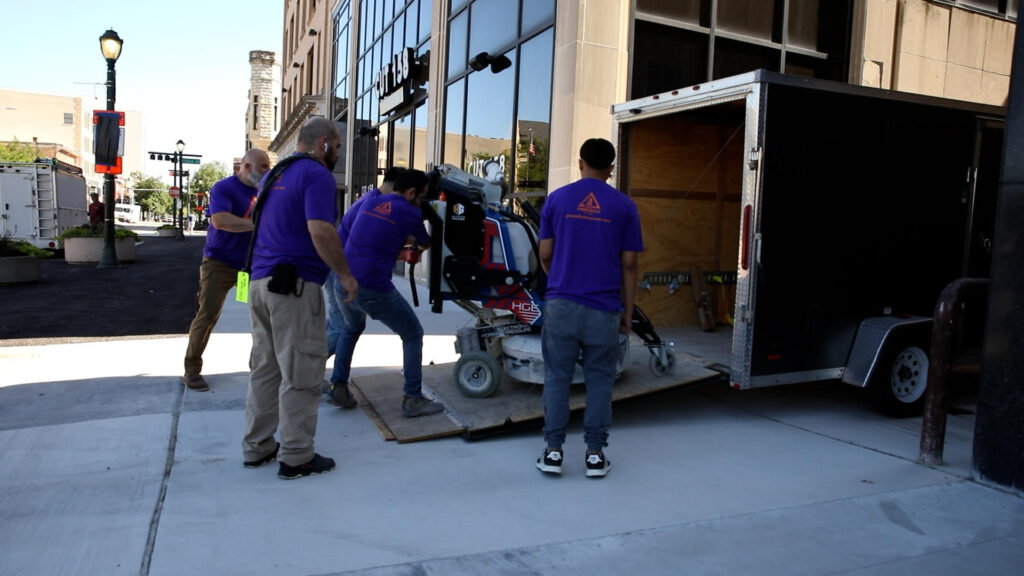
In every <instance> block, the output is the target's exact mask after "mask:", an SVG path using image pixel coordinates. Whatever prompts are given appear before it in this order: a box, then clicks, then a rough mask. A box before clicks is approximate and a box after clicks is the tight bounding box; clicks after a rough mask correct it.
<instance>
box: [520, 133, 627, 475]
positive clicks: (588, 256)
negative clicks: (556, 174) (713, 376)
mask: <svg viewBox="0 0 1024 576" xmlns="http://www.w3.org/2000/svg"><path fill="white" fill-rule="evenodd" d="M614 161H615V148H614V147H613V146H612V144H611V142H608V141H607V140H603V139H600V138H591V139H590V140H587V141H586V142H584V143H583V146H581V147H580V160H579V166H580V173H581V175H582V178H581V179H580V180H578V181H576V182H574V183H572V184H569V185H567V186H563V187H561V188H559V189H558V190H555V191H554V192H552V193H551V194H550V195H549V196H548V197H547V200H546V201H545V202H544V206H543V207H542V208H541V215H540V261H541V264H542V265H543V266H544V270H545V271H547V273H548V285H547V291H546V293H545V296H544V297H545V301H544V326H543V328H542V329H541V350H542V352H543V355H544V441H545V442H546V443H547V448H546V449H545V450H544V454H543V455H542V456H541V457H540V458H538V459H537V468H539V469H540V470H541V472H545V473H549V474H561V473H562V461H563V457H562V444H563V443H564V442H565V428H566V425H567V424H568V422H569V386H570V385H571V384H572V377H573V372H574V371H575V366H576V359H577V358H579V357H580V355H581V353H582V358H583V378H584V381H585V383H586V394H587V398H586V409H585V411H584V415H583V438H584V441H585V442H586V444H587V455H586V470H587V471H586V474H587V476H588V477H593V478H600V477H603V476H604V475H606V474H607V473H608V470H609V469H610V468H611V463H610V462H608V460H607V459H606V458H605V457H604V447H605V446H607V445H608V429H609V428H610V427H611V421H612V385H613V384H614V383H615V367H616V357H617V354H618V353H617V349H618V337H619V334H628V333H629V329H630V325H631V324H632V322H633V301H634V299H635V297H636V284H637V253H638V252H641V251H643V248H644V247H643V240H642V238H641V234H640V217H639V215H638V213H637V209H636V204H634V203H633V201H632V200H631V199H630V198H629V197H628V196H626V195H625V194H622V193H621V192H619V191H618V190H616V189H615V188H612V187H611V186H609V185H608V184H606V183H605V181H606V180H607V179H608V178H609V176H611V173H612V163H613V162H614Z"/></svg>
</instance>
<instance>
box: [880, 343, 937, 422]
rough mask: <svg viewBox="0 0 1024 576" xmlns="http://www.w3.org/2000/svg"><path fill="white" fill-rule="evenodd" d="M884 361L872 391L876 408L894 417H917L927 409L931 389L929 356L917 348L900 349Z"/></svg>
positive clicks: (885, 357)
mask: <svg viewBox="0 0 1024 576" xmlns="http://www.w3.org/2000/svg"><path fill="white" fill-rule="evenodd" d="M893 351H894V353H888V354H886V355H885V356H884V357H883V358H882V360H883V361H882V362H880V363H879V365H878V368H877V374H876V375H875V376H873V377H872V378H871V384H870V385H869V389H870V392H871V396H872V400H873V402H874V404H875V407H876V408H878V410H879V411H881V412H882V413H884V414H888V415H890V416H898V417H903V416H913V415H915V414H918V413H920V411H921V409H922V407H923V406H924V391H925V389H926V388H927V387H928V353H927V352H925V351H924V350H923V349H922V348H919V347H917V346H897V347H895V348H894V349H893Z"/></svg>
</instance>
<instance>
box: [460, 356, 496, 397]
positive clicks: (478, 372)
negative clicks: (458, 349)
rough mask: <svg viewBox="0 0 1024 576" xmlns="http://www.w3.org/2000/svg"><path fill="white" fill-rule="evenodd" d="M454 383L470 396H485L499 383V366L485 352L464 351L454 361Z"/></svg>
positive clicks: (493, 390)
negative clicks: (457, 359) (456, 360)
mask: <svg viewBox="0 0 1024 576" xmlns="http://www.w3.org/2000/svg"><path fill="white" fill-rule="evenodd" d="M455 384H456V385H457V386H458V387H459V391H461V392H462V393H463V394H464V395H466V396H469V397H470V398H486V397H487V396H490V395H491V394H494V392H495V391H496V390H497V389H498V385H499V384H501V366H499V365H498V361H497V360H495V359H494V356H491V355H490V354H488V353H487V352H482V351H479V350H474V351H472V352H466V353H465V354H463V355H462V356H461V357H460V358H459V361H458V362H456V363H455Z"/></svg>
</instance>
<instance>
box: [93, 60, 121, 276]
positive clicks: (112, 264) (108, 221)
mask: <svg viewBox="0 0 1024 576" xmlns="http://www.w3.org/2000/svg"><path fill="white" fill-rule="evenodd" d="M116 81H117V80H116V74H115V72H114V60H111V59H108V60H107V110H111V111H113V110H114V101H115V100H116V99H117V98H116V96H117V84H116ZM96 267H97V268H117V267H118V262H117V250H116V249H115V248H114V175H113V174H111V173H109V172H108V173H106V174H104V175H103V252H102V253H101V254H100V262H99V264H98V265H97V266H96Z"/></svg>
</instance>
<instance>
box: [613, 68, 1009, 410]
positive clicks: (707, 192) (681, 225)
mask: <svg viewBox="0 0 1024 576" xmlns="http://www.w3.org/2000/svg"><path fill="white" fill-rule="evenodd" d="M612 113H613V117H614V121H615V124H616V130H615V134H616V137H617V142H616V144H617V148H618V150H619V161H618V164H619V165H618V169H617V178H618V182H617V184H618V187H619V188H620V189H621V190H623V191H624V192H626V193H627V194H629V195H630V196H631V197H632V198H633V199H634V200H635V201H636V202H637V205H638V207H639V208H640V212H641V221H642V222H643V225H644V239H645V244H646V250H645V252H644V253H643V254H642V255H641V259H640V265H641V273H642V278H643V283H642V286H641V288H642V289H641V290H640V291H639V294H638V298H637V304H638V305H640V306H641V307H642V308H643V309H644V310H645V311H647V314H648V316H650V317H651V318H652V320H653V321H654V323H655V325H656V326H657V327H658V328H659V330H661V329H667V330H672V329H679V330H682V331H684V332H685V331H687V330H688V331H689V332H686V333H687V334H688V335H687V341H688V342H695V341H696V342H698V343H701V344H700V345H697V346H694V347H693V348H692V349H687V348H685V347H684V348H682V349H681V350H682V351H683V352H689V353H691V354H697V355H698V356H699V355H701V354H707V355H708V356H716V357H717V358H719V361H718V362H716V363H714V365H715V366H717V367H718V368H719V369H721V370H722V371H727V372H728V373H729V379H730V381H731V382H732V384H733V386H734V387H737V388H740V389H747V388H755V387H762V386H771V385H777V384H787V383H795V382H808V381H815V380H834V379H841V380H842V381H843V382H846V383H848V384H852V385H856V386H862V387H863V386H868V385H869V384H870V386H871V388H872V389H873V390H876V391H878V398H879V399H880V400H881V401H882V402H883V404H885V405H887V407H888V408H890V409H897V410H898V409H900V408H905V407H909V406H913V405H914V404H917V403H919V401H920V399H921V397H922V395H923V391H924V388H925V385H926V380H927V378H926V375H927V366H928V357H927V350H928V349H929V348H928V347H929V338H930V332H931V315H932V313H933V310H934V307H935V304H936V300H937V298H938V295H939V293H940V292H941V291H942V289H943V288H944V287H945V286H946V285H947V284H948V283H949V282H951V281H953V280H955V279H957V278H960V277H987V276H988V270H989V258H990V246H991V241H992V235H993V228H994V225H993V222H994V211H995V197H996V189H997V185H998V176H999V162H1000V158H1001V150H1002V133H1003V113H1004V109H1002V108H999V107H993V106H985V105H979V104H973V103H966V102H960V101H953V100H945V99H940V98H933V97H927V96H920V95H914V94H908V93H901V92H893V91H886V90H878V89H873V88H865V87H858V86H851V85H847V84H842V83H836V82H829V81H820V80H814V79H808V78H803V77H795V76H788V75H783V74H778V73H772V72H766V71H755V72H751V73H748V74H743V75H740V76H734V77H730V78H725V79H721V80H715V81H713V82H708V83H705V84H700V85H697V86H693V87H688V88H684V89H680V90H676V91H672V92H668V93H663V94H658V95H654V96H649V97H646V98H642V99H639V100H633V101H630V102H625V103H623V104H619V105H616V106H614V107H613V108H612ZM697 276H702V277H703V279H704V280H705V283H706V286H707V288H706V292H707V294H708V295H709V297H710V300H711V308H713V311H712V315H713V316H714V318H715V320H716V321H717V324H718V327H717V328H716V329H715V333H714V334H711V333H704V334H702V333H701V332H700V331H699V330H696V327H697V326H698V325H699V316H698V306H697V301H696V300H695V299H694V298H693V292H692V291H691V290H690V289H689V287H688V286H686V285H688V284H692V282H691V281H692V280H696V279H697ZM682 287H685V288H682ZM969 316H972V317H974V318H977V319H978V322H981V321H982V320H981V319H982V318H983V314H971V315H969ZM967 324H968V326H969V327H971V328H973V329H974V331H975V332H976V333H980V326H978V325H977V323H975V325H973V326H971V323H970V322H968V323H967ZM729 331H731V338H723V334H722V332H726V333H728V332H729ZM692 333H695V335H694V334H692ZM702 339H703V340H702ZM704 342H706V344H707V345H704V344H703V343H704ZM713 342H718V343H719V344H718V345H719V346H722V345H724V344H725V343H727V342H728V343H729V346H730V350H728V351H722V350H718V351H714V350H711V349H709V348H708V347H707V346H711V345H714V344H713ZM962 344H963V345H964V346H967V345H969V338H966V337H965V339H964V341H963V342H962ZM695 350H699V352H695ZM723 359H724V360H723Z"/></svg>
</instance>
